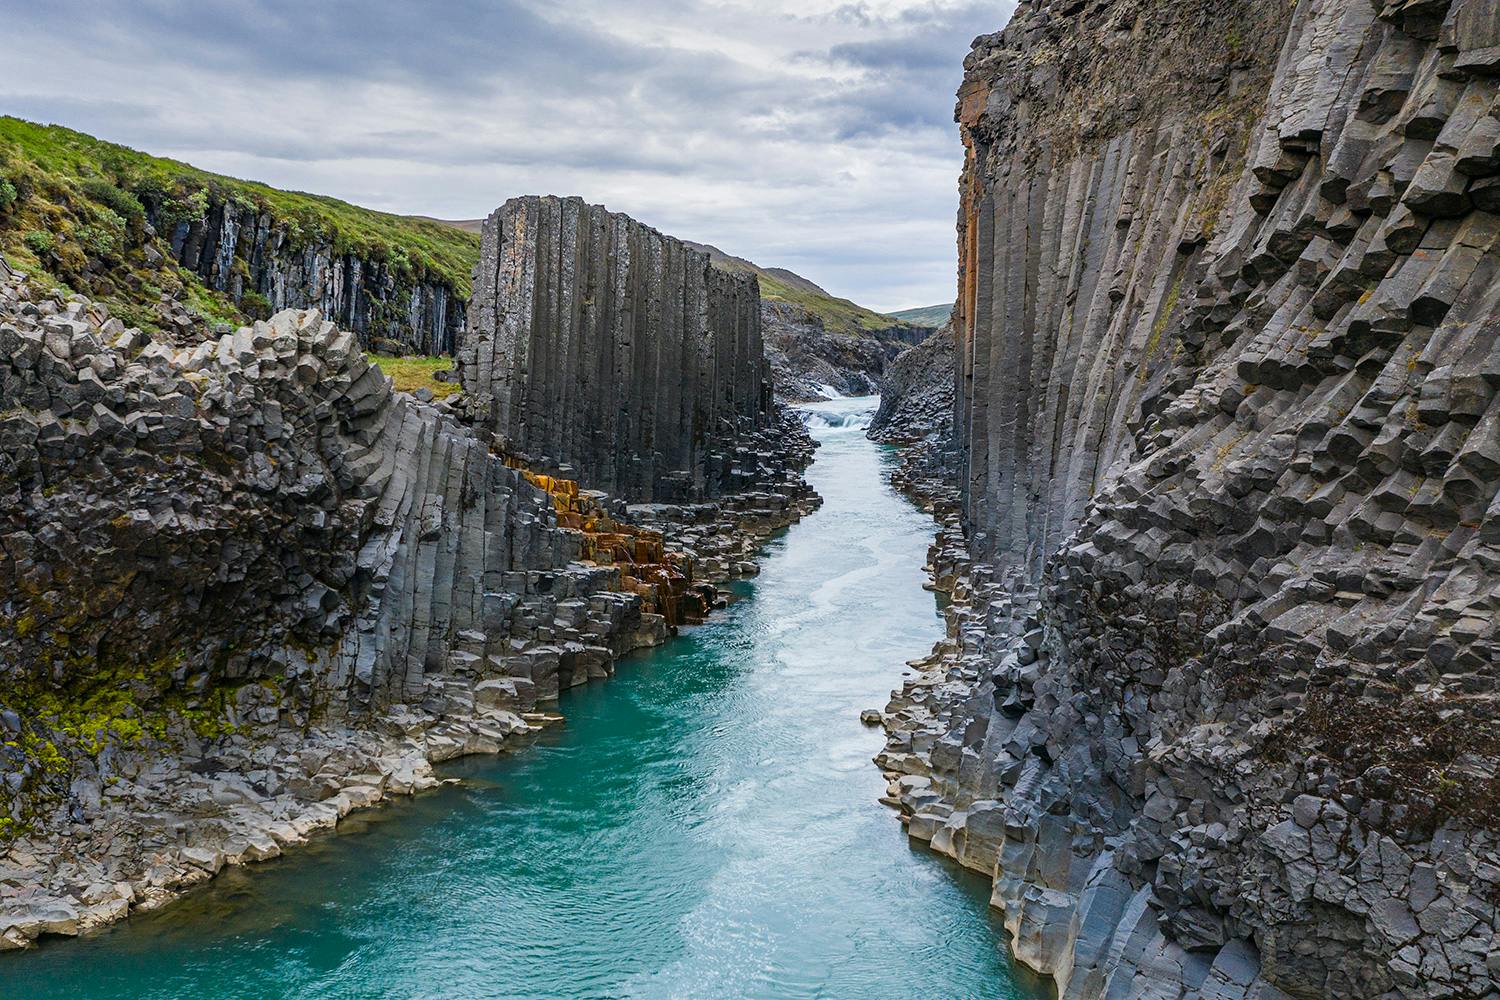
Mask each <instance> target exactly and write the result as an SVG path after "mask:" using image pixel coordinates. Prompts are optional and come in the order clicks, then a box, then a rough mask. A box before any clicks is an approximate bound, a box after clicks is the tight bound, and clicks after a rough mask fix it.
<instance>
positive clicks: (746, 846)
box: [0, 399, 1048, 1000]
mask: <svg viewBox="0 0 1500 1000" xmlns="http://www.w3.org/2000/svg"><path fill="white" fill-rule="evenodd" d="M873 405H874V400H873V399H863V400H836V401H833V402H830V403H827V404H822V405H820V406H818V407H815V408H813V411H812V413H811V416H810V424H811V426H812V429H813V431H814V433H815V435H816V436H817V437H818V438H819V439H820V441H821V443H822V447H821V449H820V450H819V453H818V458H817V461H816V462H815V463H814V465H813V466H812V468H811V469H810V470H809V472H808V478H809V480H810V481H811V482H812V484H813V486H814V487H815V488H816V489H817V490H818V492H819V493H821V494H822V495H823V497H824V498H825V501H826V503H825V505H824V507H823V508H822V510H820V511H819V512H818V513H816V514H814V515H812V516H811V517H809V518H807V519H806V520H805V521H803V522H802V523H801V524H798V525H796V526H794V527H792V528H791V529H790V530H789V531H787V532H786V533H784V534H783V535H782V536H780V537H778V538H777V539H775V540H774V541H772V543H771V544H770V545H769V546H768V548H767V549H766V551H765V553H764V559H763V562H762V573H761V575H760V576H759V577H757V578H756V579H755V580H754V581H752V582H749V583H745V584H739V585H737V588H736V589H737V590H738V592H739V594H740V596H741V597H742V598H743V599H741V600H739V601H737V602H736V603H734V604H732V605H731V607H730V609H729V610H728V611H725V612H722V613H721V614H720V615H719V616H718V617H716V618H715V619H714V620H713V621H712V622H711V623H709V624H707V625H704V626H701V627H698V628H696V629H690V630H685V632H684V635H683V637H681V638H679V639H677V640H674V641H673V642H671V643H669V644H668V645H667V646H665V647H664V648H661V649H657V650H652V651H649V652H645V653H641V654H636V655H634V656H631V657H629V658H627V659H626V660H625V661H623V662H622V663H621V664H620V669H619V673H618V676H617V677H616V678H615V679H614V680H612V681H610V682H608V683H600V684H594V685H590V686H589V687H587V688H583V689H579V690H576V691H574V692H571V693H569V694H566V695H564V697H563V702H562V711H563V713H564V714H565V715H566V716H567V722H566V723H565V724H564V725H562V726H559V727H556V728H554V729H551V730H548V731H547V732H546V733H545V734H544V735H543V736H541V737H540V738H539V739H538V741H537V742H536V743H535V744H534V745H533V746H530V747H528V748H526V749H524V750H522V751H520V752H517V753H511V754H506V755H503V756H501V757H498V758H493V757H491V758H469V759H466V760H463V761H459V762H456V763H455V764H454V765H450V766H448V767H446V768H445V773H446V775H447V776H450V777H454V778H458V779H461V781H459V782H455V783H452V784H449V785H446V786H444V787H442V788H440V789H437V790H434V791H432V792H429V793H426V794H424V795H419V796H416V797H414V798H411V799H405V800H401V801H396V802H392V803H389V804H387V805H384V806H381V807H379V808H377V809H375V810H371V811H369V812H367V813H363V814H355V815H353V816H351V817H349V818H348V819H346V820H345V821H344V823H343V824H342V825H341V826H340V827H339V832H338V833H337V834H334V835H329V836H326V837H323V838H322V839H320V840H316V841H314V842H313V843H312V844H310V845H309V846H307V847H303V848H300V849H298V850H297V851H295V852H293V853H292V854H290V855H288V856H287V857H284V858H281V859H278V860H277V861H274V862H270V863H267V864H264V865H258V866H253V867H251V868H246V869H234V870H230V871H228V872H226V873H225V874H224V875H221V876H220V877H219V878H218V879H215V880H214V881H213V882H211V883H209V884H208V885H206V886H204V887H202V888H200V889H199V890H197V891H195V892H194V893H193V894H191V895H190V896H189V897H187V898H186V899H184V900H182V901H180V902H178V903H176V904H174V905H172V906H169V907H167V908H165V909H164V910H162V911H159V912H157V913H152V914H146V915H141V916H136V917H133V918H131V919H130V920H128V921H126V922H124V923H122V924H120V925H117V926H115V927H113V928H110V929H107V930H105V931H103V932H102V933H98V934H95V935H92V936H90V937H86V938H83V939H80V940H50V941H46V942H43V944H42V946H41V947H39V948H37V949H35V950H34V951H32V952H29V953H24V954H20V955H7V956H0V1000H50V998H66V1000H98V998H110V997H132V998H174V1000H175V998H194V1000H198V998H215V1000H217V998H247V1000H248V998H255V1000H262V998H297V1000H304V998H353V997H359V998H366V997H369V998H376V997H380V998H385V997H390V998H417V997H422V998H468V997H475V998H480V997H518V998H520V997H526V998H531V997H538V998H540V997H558V998H585V997H587V998H595V997H598V998H626V997H631V998H634V997H640V998H675V997H704V998H740V997H765V998H783V997H786V998H795V997H824V998H838V1000H842V998H850V1000H901V998H935V1000H946V998H970V997H1006V998H1009V997H1015V998H1023V997H1024V998H1032V997H1043V996H1046V995H1048V991H1046V990H1044V989H1042V988H1041V987H1040V986H1038V985H1037V984H1036V983H1035V981H1034V979H1032V978H1031V977H1028V976H1026V975H1025V974H1024V972H1023V971H1021V970H1017V969H1015V968H1014V967H1013V966H1012V963H1011V961H1010V959H1009V957H1008V953H1007V950H1006V945H1005V935H1004V930H1003V928H1002V927H1001V925H1000V922H999V920H998V919H997V918H996V917H995V916H994V915H992V914H991V913H990V912H989V908H988V906H987V900H988V895H989V886H988V884H987V880H986V879H983V878H981V877H978V876H976V875H973V874H971V873H968V872H965V871H962V870H960V869H958V868H957V867H956V866H954V865H951V864H949V863H948V862H946V861H945V860H943V859H941V858H939V857H937V856H935V855H932V854H930V853H927V852H926V851H922V850H918V849H916V848H913V847H911V846H909V845H908V841H907V838H906V835H905V833H904V831H903V828H902V827H901V825H900V824H899V823H898V822H897V821H896V817H895V815H894V814H893V813H892V812H891V811H890V810H889V809H887V808H885V807H884V806H881V805H880V804H879V803H878V802H877V801H876V800H877V799H878V798H879V797H880V796H881V795H882V794H884V791H885V781H884V779H883V778H882V777H881V774H880V772H879V770H878V769H877V768H876V767H875V766H874V765H873V764H872V763H871V762H870V758H871V756H873V755H874V754H875V753H876V752H877V751H878V750H879V749H880V747H881V743H882V737H881V734H880V732H879V731H878V730H876V729H871V728H867V727H865V726H862V725H861V724H860V722H859V718H858V716H859V711H860V710H861V709H863V708H868V707H871V706H875V707H878V706H881V705H884V703H885V701H886V698H887V697H888V694H889V691H890V689H891V688H892V687H893V686H898V685H899V683H900V680H901V675H902V671H903V670H904V669H905V667H904V663H905V661H906V660H909V659H912V658H914V657H917V656H921V655H923V654H925V653H926V652H927V650H928V649H929V648H930V647H931V645H932V643H933V642H935V641H936V640H937V639H939V638H940V637H941V634H942V624H941V620H940V618H939V615H938V611H937V606H936V604H935V601H934V597H933V595H932V594H930V593H928V592H926V591H924V590H923V588H922V584H923V581H924V576H923V571H922V564H923V563H924V561H925V553H926V549H927V545H928V543H929V541H930V539H931V535H932V531H933V527H932V522H931V521H930V519H929V518H928V517H927V516H926V515H924V514H922V513H921V512H920V511H919V510H917V509H916V508H915V507H913V506H912V505H911V504H910V503H908V502H907V501H906V500H905V499H903V498H902V497H900V496H899V495H898V494H897V493H896V492H894V491H893V490H892V488H891V487H890V484H889V473H890V471H891V468H892V466H893V464H894V456H893V455H892V454H891V452H890V450H889V449H885V448H881V447H879V446H876V445H874V444H871V443H870V442H869V441H867V440H866V439H865V436H864V431H863V427H864V425H865V423H867V421H868V418H869V412H870V410H871V408H872V407H873Z"/></svg>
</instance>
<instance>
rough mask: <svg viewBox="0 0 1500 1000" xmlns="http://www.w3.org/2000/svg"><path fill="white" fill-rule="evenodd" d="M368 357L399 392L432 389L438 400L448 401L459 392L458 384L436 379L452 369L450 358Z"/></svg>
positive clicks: (376, 355) (377, 355)
mask: <svg viewBox="0 0 1500 1000" xmlns="http://www.w3.org/2000/svg"><path fill="white" fill-rule="evenodd" d="M366 357H368V358H369V359H370V361H371V363H373V364H376V365H379V366H380V370H381V371H382V372H384V373H385V374H387V375H389V376H390V377H391V381H393V382H394V383H395V384H396V391H397V392H416V391H417V390H418V389H431V390H432V394H433V395H434V396H436V397H437V398H438V399H446V398H447V397H449V396H452V395H453V394H455V393H457V392H458V391H459V385H458V383H457V382H439V381H438V380H437V379H436V378H435V377H434V376H435V375H436V374H437V373H438V372H440V371H448V370H450V369H452V367H453V359H452V358H450V357H423V356H421V355H408V356H406V357H401V358H393V357H390V356H388V355H384V354H369V355H366Z"/></svg>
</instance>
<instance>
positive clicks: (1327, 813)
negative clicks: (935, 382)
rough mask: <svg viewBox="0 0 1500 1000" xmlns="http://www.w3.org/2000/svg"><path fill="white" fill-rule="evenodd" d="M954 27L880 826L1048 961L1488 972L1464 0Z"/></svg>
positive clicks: (1225, 971)
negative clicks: (945, 361)
mask: <svg viewBox="0 0 1500 1000" xmlns="http://www.w3.org/2000/svg"><path fill="white" fill-rule="evenodd" d="M965 67H966V71H967V72H966V77H965V82H964V85H963V88H962V90H961V91H960V95H959V98H960V102H959V109H958V116H959V120H960V123H961V126H962V131H963V135H964V138H965V142H966V145H967V149H968V158H967V163H966V167H965V171H964V176H963V183H962V193H963V203H962V209H961V216H960V258H961V275H960V301H959V304H958V306H957V310H956V311H957V317H956V318H957V351H958V375H957V386H958V399H957V405H956V413H957V436H958V444H959V448H960V449H961V455H962V466H963V470H964V479H963V489H962V493H961V496H959V497H957V498H955V499H956V501H957V505H958V507H959V509H960V510H961V523H962V531H959V530H957V526H956V525H955V526H953V527H952V528H950V530H948V531H945V533H944V535H943V537H942V539H941V540H940V544H939V546H938V547H937V548H936V549H935V551H934V564H933V568H934V572H935V575H936V577H937V579H938V581H939V583H940V584H942V585H944V586H948V587H951V588H952V589H953V591H954V594H955V607H954V608H953V609H952V612H951V615H952V618H951V624H952V639H951V640H950V641H949V642H948V643H946V644H944V646H942V647H940V648H939V650H938V651H936V652H935V654H934V656H933V657H932V658H931V659H930V660H929V661H928V662H927V663H926V665H925V667H926V668H925V670H924V672H923V674H922V676H921V677H919V678H918V679H916V680H914V681H912V682H910V683H908V684H907V685H906V686H905V688H904V689H903V691H901V692H899V693H898V694H897V696H896V697H895V699H894V700H893V702H892V704H891V706H890V709H889V711H888V713H887V719H886V721H887V726H888V728H889V730H890V733H891V740H890V744H889V746H888V748H887V750H886V752H885V753H884V754H883V755H882V757H881V761H882V763H883V764H884V765H885V766H886V767H887V769H888V770H890V771H891V772H892V774H893V778H895V779H897V780H894V782H893V788H892V793H893V796H894V800H895V801H899V802H900V803H901V805H902V808H903V810H904V811H905V813H906V814H907V816H908V820H909V823H910V831H911V833H912V835H913V836H915V837H919V838H921V839H927V840H930V841H931V843H932V845H933V847H934V848H936V849H937V850H940V851H943V852H945V853H948V854H951V855H953V856H954V857H956V858H957V859H958V860H960V861H961V862H962V863H964V864H965V865H968V866H970V867H973V868H976V869H978V870H981V871H984V872H986V873H988V874H991V875H992V876H993V877H994V903H995V905H996V906H998V907H1000V908H1001V909H1003V911H1004V913H1005V920H1006V923H1007V926H1008V927H1009V928H1010V929H1011V931H1012V932H1013V934H1014V944H1015V950H1016V953H1017V955H1018V957H1019V958H1020V959H1021V960H1022V961H1024V962H1026V963H1027V964H1028V965H1030V966H1032V967H1034V968H1036V969H1038V970H1041V971H1043V972H1045V973H1049V974H1051V975H1052V976H1053V977H1054V978H1055V979H1056V981H1057V982H1058V984H1059V986H1060V988H1061V991H1062V995H1063V996H1064V997H1103V996H1125V995H1132V996H1133V995H1149V996H1170V997H1215V998H1229V997H1247V996H1252V997H1281V996H1292V997H1323V996H1338V997H1432V998H1435V997H1484V996H1493V995H1494V994H1495V992H1496V990H1497V989H1500V964H1497V958H1496V956H1497V955H1500V937H1497V927H1500V918H1497V903H1500V839H1497V835H1500V690H1497V686H1500V672H1497V669H1496V665H1497V662H1500V634H1497V628H1500V624H1497V622H1500V615H1497V611H1500V500H1497V490H1500V422H1497V421H1500V394H1497V390H1500V337H1497V333H1500V326H1497V319H1496V317H1497V315H1500V251H1497V249H1496V240H1497V239H1500V215H1497V214H1496V213H1500V200H1497V198H1496V196H1495V192H1496V191H1497V190H1500V187H1497V185H1500V103H1497V98H1500V79H1497V72H1500V8H1497V7H1496V5H1495V4H1494V3H1493V2H1490V0H1452V2H1449V0H1407V2H1397V0H1390V2H1373V3H1372V2H1370V0H1298V2H1296V3H1292V4H1287V3H1270V2H1267V3H1241V2H1234V0H1190V2H1179V3H1170V4H1169V3H1154V2H1144V3H1143V2H1124V0H1045V2H1043V0H1030V2H1026V3H1023V4H1022V5H1021V7H1020V9H1019V10H1018V12H1017V14H1016V16H1015V18H1014V20H1013V22H1012V23H1011V24H1010V26H1009V27H1007V28H1006V29H1005V30H1004V31H1003V32H1000V33H998V34H995V35H990V36H985V37H982V38H980V39H978V40H977V41H976V43H975V47H974V50H973V52H972V53H971V54H970V56H969V58H968V60H967V61H966V64H965ZM957 520H960V519H959V518H955V521H957Z"/></svg>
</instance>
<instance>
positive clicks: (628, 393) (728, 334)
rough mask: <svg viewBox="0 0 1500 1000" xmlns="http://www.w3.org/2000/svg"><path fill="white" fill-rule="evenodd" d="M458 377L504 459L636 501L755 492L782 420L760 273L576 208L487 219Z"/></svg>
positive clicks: (530, 209)
mask: <svg viewBox="0 0 1500 1000" xmlns="http://www.w3.org/2000/svg"><path fill="white" fill-rule="evenodd" d="M459 368H460V372H461V374H462V381H463V384H464V389H465V392H466V393H467V395H468V397H469V401H470V412H471V414H472V415H473V416H474V417H475V418H476V419H477V420H478V421H479V422H480V423H482V424H484V425H485V426H488V427H490V428H492V429H493V430H494V431H496V432H497V433H498V434H499V435H500V437H501V439H502V440H503V442H504V443H505V445H506V447H508V448H509V449H511V450H512V451H513V452H514V453H516V454H518V455H523V456H525V457H526V458H527V459H528V460H529V461H531V462H532V463H533V464H535V465H537V466H539V467H542V468H548V469H556V470H560V471H561V472H563V473H564V474H568V475H576V477H577V478H579V479H580V480H582V481H583V482H584V483H586V484H587V485H589V486H591V487H594V488H598V489H603V490H608V491H610V492H612V493H617V494H619V495H622V496H625V497H627V498H629V499H632V500H667V501H678V500H686V499H692V498H700V497H705V496H718V495H721V494H723V493H725V492H728V491H730V490H732V489H735V488H737V487H742V486H747V485H749V484H750V476H749V475H748V472H749V467H748V466H747V463H746V462H745V461H744V459H745V458H746V456H745V455H744V454H742V450H741V449H737V447H736V445H737V443H739V442H742V441H744V440H746V439H747V437H748V435H750V434H751V433H753V432H754V431H757V430H761V429H764V428H765V427H767V426H768V425H769V423H770V421H771V415H772V404H771V389H770V381H769V374H768V370H767V367H766V361H765V357H764V354H763V347H762V343H761V328H760V292H759V287H758V284H757V281H756V279H755V277H754V275H745V274H731V273H729V272H727V271H721V270H719V269H717V268H714V267H712V266H711V265H710V262H709V258H708V255H707V254H705V253H702V252H700V251H698V250H694V249H691V248H689V247H687V246H684V245H683V244H682V243H681V242H679V241H678V240H674V239H672V238H670V237H667V236H663V235H662V234H661V233H659V232H657V231H656V230H654V229H651V228H650V227H648V226H644V225H642V224H640V223H638V222H636V221H635V220H633V219H631V218H629V217H627V216H624V215H619V214H616V213H613V212H608V211H606V210H605V209H604V208H602V207H601V206H597V205H587V204H585V203H584V202H583V201H582V200H580V199H578V198H554V197H542V198H538V197H528V198H514V199H512V200H510V201H508V202H506V203H505V204H504V205H503V206H502V207H501V208H499V209H497V210H496V211H495V213H494V214H492V215H491V216H490V217H489V219H488V220H486V222H485V225H484V242H483V249H482V251H481V256H480V262H479V265H478V268H477V270H476V272H475V280H474V296H473V299H472V300H471V305H470V310H469V329H468V332H467V334H466V336H465V338H464V343H463V346H462V349H461V350H460V352H459Z"/></svg>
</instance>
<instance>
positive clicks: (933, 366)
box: [868, 326, 955, 447]
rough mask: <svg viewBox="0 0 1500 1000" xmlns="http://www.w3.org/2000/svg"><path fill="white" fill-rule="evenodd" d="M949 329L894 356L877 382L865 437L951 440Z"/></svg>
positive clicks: (887, 440) (898, 440)
mask: <svg viewBox="0 0 1500 1000" xmlns="http://www.w3.org/2000/svg"><path fill="white" fill-rule="evenodd" d="M954 381H955V378H954V357H953V329H952V327H946V326H945V327H944V328H943V329H941V330H939V331H938V332H937V333H934V334H933V335H932V336H931V337H928V338H927V339H926V340H924V341H923V342H922V343H920V344H918V345H917V346H916V347H912V348H909V349H907V350H906V351H904V352H902V353H901V354H900V355H898V356H897V358H896V360H895V361H893V362H891V364H890V366H889V367H888V368H887V369H886V372H885V377H884V378H882V379H881V381H880V406H879V408H878V409H876V411H875V416H874V418H873V419H872V420H871V421H870V429H869V432H868V433H869V436H870V438H871V439H872V440H875V441H882V442H885V443H887V444H912V443H914V442H917V441H924V440H928V439H932V440H935V441H936V442H938V443H940V444H942V445H943V446H945V447H946V446H948V445H949V444H950V443H951V441H952V439H953V406H954V395H953V392H954Z"/></svg>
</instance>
